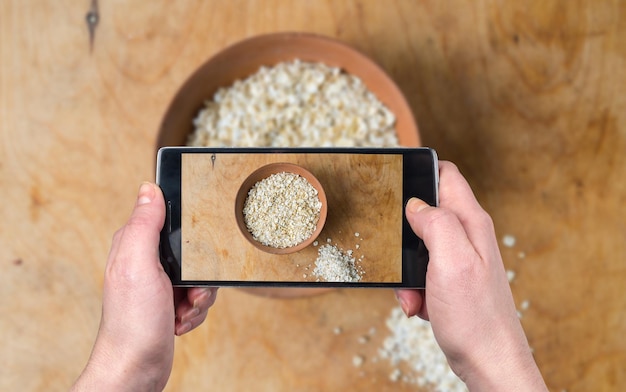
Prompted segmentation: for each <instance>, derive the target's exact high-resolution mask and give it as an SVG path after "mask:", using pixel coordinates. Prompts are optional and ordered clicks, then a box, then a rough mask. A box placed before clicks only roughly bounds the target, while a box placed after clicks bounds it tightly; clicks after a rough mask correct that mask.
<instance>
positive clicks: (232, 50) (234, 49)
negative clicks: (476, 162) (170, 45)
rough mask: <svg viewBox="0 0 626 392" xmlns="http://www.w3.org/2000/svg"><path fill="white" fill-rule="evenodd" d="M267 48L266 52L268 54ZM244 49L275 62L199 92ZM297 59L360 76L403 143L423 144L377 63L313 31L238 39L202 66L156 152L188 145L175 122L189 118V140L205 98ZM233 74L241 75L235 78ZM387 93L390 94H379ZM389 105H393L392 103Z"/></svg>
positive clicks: (182, 90)
mask: <svg viewBox="0 0 626 392" xmlns="http://www.w3.org/2000/svg"><path fill="white" fill-rule="evenodd" d="M294 43H299V45H298V46H295V45H294ZM281 44H282V45H281ZM290 45H291V46H290ZM311 45H313V46H320V45H321V46H323V47H324V49H325V50H324V55H323V57H324V58H319V57H316V56H314V55H311V57H309V58H305V57H306V53H307V50H306V47H307V46H311ZM286 48H288V49H286ZM266 49H267V50H266ZM264 50H266V51H265V52H264ZM292 50H295V51H298V53H299V54H298V53H295V54H294V53H291V52H290V51H292ZM246 51H251V53H253V54H254V57H255V58H257V57H261V58H265V57H268V56H269V57H272V56H274V57H273V61H271V62H267V63H265V62H262V63H256V65H255V66H254V67H252V66H248V67H249V68H250V69H249V72H243V73H240V72H235V71H233V70H230V71H228V70H227V71H224V72H226V73H228V72H232V73H230V74H229V75H230V76H231V77H229V78H225V80H226V79H227V81H226V82H225V83H222V84H220V85H219V86H217V87H215V88H212V89H209V88H207V89H206V90H202V94H200V93H198V89H197V87H196V86H197V85H198V84H202V81H203V80H206V79H207V76H206V72H207V69H211V68H220V67H221V68H224V69H228V65H229V64H230V62H231V60H230V59H231V58H232V56H235V57H236V56H237V54H238V53H240V52H244V53H248V52H246ZM318 53H319V52H318ZM303 54H304V55H303ZM333 56H343V59H346V58H349V59H351V62H350V63H349V64H348V65H349V66H350V65H351V64H358V67H359V68H358V69H357V70H356V71H359V72H355V69H353V67H351V66H350V67H349V68H348V67H346V64H345V62H344V63H343V64H341V63H342V61H340V60H338V59H337V60H335V61H331V60H330V58H333ZM337 58H339V57H337ZM295 59H300V60H302V61H307V62H320V63H323V64H326V65H329V66H336V67H339V68H341V69H342V70H343V71H345V72H347V73H349V74H352V75H355V76H357V77H359V78H360V79H361V80H362V81H363V83H365V85H366V86H367V88H368V90H370V91H371V92H372V93H373V94H374V95H375V96H376V97H377V98H378V99H379V100H380V101H381V102H382V103H383V104H384V105H385V106H387V107H388V108H389V109H390V110H391V111H392V113H394V115H395V116H396V135H397V137H398V141H399V144H400V145H402V146H405V147H418V146H420V145H421V137H420V132H419V128H418V125H417V122H416V120H415V116H414V114H413V111H412V109H411V107H410V106H409V104H408V102H407V100H406V97H405V95H404V94H403V93H402V91H401V90H400V88H399V86H398V85H397V84H396V82H395V81H394V80H393V79H392V78H391V77H390V76H389V74H388V73H387V72H386V71H385V70H384V69H383V68H382V67H381V66H380V65H379V64H378V63H377V62H376V61H374V60H373V59H372V58H370V57H368V56H367V55H365V54H364V53H363V52H361V51H360V50H358V49H356V48H354V47H353V46H351V45H350V44H348V43H346V42H343V41H341V40H339V39H336V38H333V37H329V36H326V35H322V34H318V33H312V32H298V31H284V32H273V33H265V34H259V35H254V36H251V37H247V38H244V39H242V40H239V41H236V42H234V43H231V44H230V45H227V46H225V47H224V48H222V49H219V50H218V51H217V52H215V53H214V54H213V55H212V56H211V57H209V58H208V59H207V60H206V61H204V62H203V63H202V64H200V65H199V66H198V68H196V69H195V71H194V72H193V73H192V74H191V75H190V76H189V77H188V78H187V79H186V80H185V81H184V83H183V84H182V85H181V86H180V87H179V89H178V90H177V91H176V93H175V95H174V97H173V98H172V99H171V101H170V102H169V104H168V107H167V110H166V111H165V113H164V115H163V117H162V119H161V123H160V125H159V131H158V135H157V140H156V144H157V149H158V148H160V147H165V146H173V145H185V141H184V140H183V139H182V138H176V137H175V135H178V134H179V133H182V131H181V127H182V126H181V125H180V121H176V119H177V118H178V116H181V115H182V116H183V117H184V118H189V119H190V121H187V123H188V124H185V125H184V127H185V128H184V129H185V130H186V132H185V136H186V137H188V135H190V134H191V132H193V119H194V118H195V117H196V116H197V113H198V111H199V110H200V109H201V108H202V105H203V103H204V102H205V101H206V100H209V99H212V97H213V95H214V94H215V92H216V91H217V89H219V88H220V87H228V86H230V85H232V84H233V83H234V82H235V81H236V80H241V79H244V78H246V77H248V76H250V75H251V74H253V73H254V72H256V71H258V69H259V67H260V66H263V65H264V66H274V65H276V64H278V63H280V62H286V61H293V60H295ZM240 68H241V66H240V67H239V68H237V67H235V69H236V70H239V69H240ZM235 74H237V75H236V76H233V75H235ZM374 80H377V81H379V82H380V83H381V85H384V86H385V88H384V89H381V90H378V89H376V88H373V86H372V84H373V83H374ZM374 90H377V91H374ZM383 92H386V93H385V94H381V93H383ZM196 95H198V96H200V95H201V98H200V97H198V98H196V97H195V96H196ZM381 95H384V96H381ZM391 101H392V103H391V104H390V102H391ZM180 113H183V114H180ZM401 129H402V130H404V131H403V132H402V133H400V132H399V130H401ZM172 134H174V135H172ZM172 140H174V141H172Z"/></svg>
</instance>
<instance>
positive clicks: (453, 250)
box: [396, 162, 547, 391]
mask: <svg viewBox="0 0 626 392" xmlns="http://www.w3.org/2000/svg"><path fill="white" fill-rule="evenodd" d="M439 189H440V207H431V206H429V205H427V204H426V203H424V202H423V201H421V200H419V199H411V200H410V201H409V202H408V203H407V206H406V217H407V220H408V222H409V224H410V225H411V228H412V229H413V230H414V231H415V233H416V234H417V236H419V237H420V238H422V239H423V240H424V243H425V244H426V247H427V248H428V250H429V254H430V262H429V265H428V272H427V274H426V290H397V292H396V295H397V297H398V300H399V301H400V304H401V306H402V309H403V310H404V312H405V313H406V314H407V316H414V315H419V316H420V317H422V318H424V319H426V320H430V322H431V325H432V328H433V333H434V335H435V338H436V339H437V342H438V344H439V346H440V347H441V349H442V350H443V352H444V353H445V355H446V357H447V359H448V363H449V364H450V367H451V368H452V370H453V371H454V372H455V373H456V374H457V375H458V376H459V377H460V378H461V379H462V380H463V381H464V382H465V383H466V384H467V386H468V388H469V389H470V390H507V391H508V390H542V391H543V390H547V388H546V386H545V383H544V381H543V379H542V377H541V374H540V372H539V370H538V368H537V365H536V364H535V361H534V359H533V357H532V353H531V350H530V347H529V345H528V342H527V340H526V336H525V334H524V330H523V329H522V326H521V323H520V321H519V318H518V317H517V312H516V309H515V303H514V301H513V295H512V294H511V289H510V286H509V282H508V279H507V276H506V271H505V269H504V265H503V263H502V257H501V255H500V251H499V249H498V243H497V240H496V236H495V230H494V227H493V222H492V220H491V218H490V216H489V215H488V214H487V213H486V212H485V211H484V210H483V209H482V208H481V206H480V205H479V204H478V202H477V201H476V198H475V197H474V194H473V193H472V190H471V189H470V187H469V184H468V183H467V182H466V180H465V179H464V178H463V176H462V175H461V173H460V172H459V171H458V169H457V168H456V166H455V165H454V164H452V163H450V162H440V187H439Z"/></svg>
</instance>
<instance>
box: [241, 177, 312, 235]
mask: <svg viewBox="0 0 626 392" xmlns="http://www.w3.org/2000/svg"><path fill="white" fill-rule="evenodd" d="M321 209H322V202H321V201H320V199H319V197H318V195H317V190H316V189H315V188H314V187H313V185H311V184H310V183H309V182H308V181H307V180H306V179H305V178H304V177H302V176H299V175H297V174H294V173H276V174H272V175H271V176H269V177H267V178H265V179H263V180H261V181H259V182H257V183H256V184H255V185H254V186H253V187H252V188H251V189H250V191H249V192H248V197H247V198H246V201H245V203H244V207H243V214H244V222H245V224H246V226H247V227H248V231H250V233H252V236H253V238H254V239H255V240H256V241H259V242H260V243H262V244H263V245H266V246H271V247H273V248H288V247H291V246H295V245H298V244H299V243H301V242H303V241H305V240H307V239H308V238H309V237H311V235H312V234H313V232H314V231H315V227H316V225H317V222H318V221H319V217H320V211H321Z"/></svg>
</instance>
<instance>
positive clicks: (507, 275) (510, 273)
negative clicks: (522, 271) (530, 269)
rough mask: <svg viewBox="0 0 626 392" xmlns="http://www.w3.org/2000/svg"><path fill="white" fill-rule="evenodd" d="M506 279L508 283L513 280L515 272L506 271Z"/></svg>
mask: <svg viewBox="0 0 626 392" xmlns="http://www.w3.org/2000/svg"><path fill="white" fill-rule="evenodd" d="M506 278H507V279H508V280H509V283H511V282H513V280H515V271H513V270H511V269H508V270H506Z"/></svg>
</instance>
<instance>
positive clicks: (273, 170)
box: [235, 162, 328, 255]
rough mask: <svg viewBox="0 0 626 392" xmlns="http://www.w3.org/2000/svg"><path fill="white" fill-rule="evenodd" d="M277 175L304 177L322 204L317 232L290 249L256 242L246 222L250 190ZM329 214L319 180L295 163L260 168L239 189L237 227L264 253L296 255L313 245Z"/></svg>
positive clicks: (236, 212)
mask: <svg viewBox="0 0 626 392" xmlns="http://www.w3.org/2000/svg"><path fill="white" fill-rule="evenodd" d="M277 173H293V174H297V175H299V176H301V177H303V178H304V179H306V180H307V181H308V182H309V183H310V184H311V185H312V186H313V187H314V188H315V190H317V196H318V197H319V199H320V202H321V203H322V209H321V210H320V217H319V220H318V221H317V225H316V227H315V231H313V234H312V235H311V236H310V237H309V238H307V239H306V240H304V241H302V242H300V243H299V244H297V245H294V246H291V247H288V248H275V247H271V246H267V245H263V244H262V243H261V242H259V241H257V240H255V239H254V236H253V235H252V233H250V231H249V230H248V228H247V226H246V223H245V220H244V213H243V207H244V204H245V201H246V198H247V196H248V192H249V191H250V189H251V188H252V187H253V186H254V185H255V184H256V183H257V182H259V181H261V180H264V179H266V178H267V177H269V176H271V175H272V174H277ZM327 212H328V204H327V201H326V193H325V192H324V188H323V187H322V184H320V182H319V180H318V179H317V178H316V177H315V176H314V175H313V173H311V172H310V171H308V170H307V169H305V168H304V167H302V166H298V165H295V164H293V163H285V162H281V163H270V164H268V165H265V166H262V167H260V168H258V169H257V170H255V171H254V172H252V174H250V175H249V176H248V177H247V178H246V179H245V180H244V181H243V183H242V184H241V187H240V188H239V191H238V192H237V197H236V198H235V217H236V218H237V225H238V226H239V229H240V230H241V233H242V234H243V236H244V237H246V239H247V240H248V241H249V242H250V243H251V244H252V245H254V246H255V247H256V248H258V249H260V250H262V251H264V252H268V253H273V254H279V255H281V254H289V253H295V252H298V251H300V250H302V249H304V248H306V247H307V246H309V245H311V244H312V243H313V241H315V240H316V239H317V237H318V236H319V234H320V232H321V231H322V229H323V228H324V223H325V222H326V214H327Z"/></svg>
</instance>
